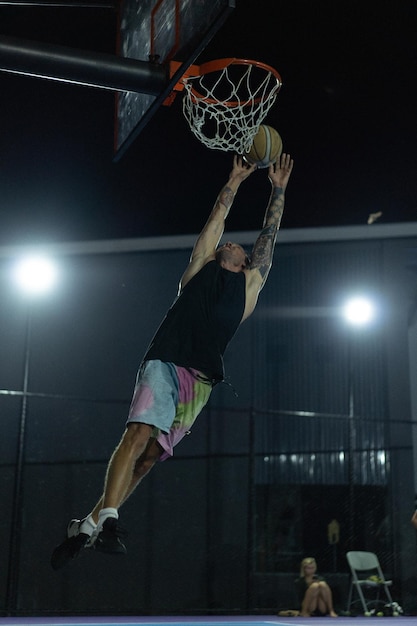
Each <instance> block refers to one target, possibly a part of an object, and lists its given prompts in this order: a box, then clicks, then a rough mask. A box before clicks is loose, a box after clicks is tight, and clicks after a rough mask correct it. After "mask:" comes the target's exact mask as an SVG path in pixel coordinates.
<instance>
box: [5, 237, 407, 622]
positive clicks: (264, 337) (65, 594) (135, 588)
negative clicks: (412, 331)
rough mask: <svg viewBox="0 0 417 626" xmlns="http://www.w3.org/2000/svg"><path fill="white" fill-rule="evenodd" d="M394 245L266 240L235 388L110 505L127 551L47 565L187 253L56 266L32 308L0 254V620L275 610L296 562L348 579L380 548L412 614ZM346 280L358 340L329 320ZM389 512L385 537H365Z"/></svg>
mask: <svg viewBox="0 0 417 626" xmlns="http://www.w3.org/2000/svg"><path fill="white" fill-rule="evenodd" d="M408 245H409V242H407V246H408ZM405 247H406V244H405V243H404V245H403V246H401V245H400V246H399V250H398V246H397V244H396V243H395V244H394V243H393V242H390V241H389V240H386V241H372V242H369V241H366V242H356V243H352V242H338V243H317V244H304V245H301V244H286V245H281V246H278V247H277V250H276V254H275V261H274V268H273V270H272V272H271V275H270V278H269V280H268V282H267V284H266V287H265V288H264V290H263V292H262V294H261V297H260V301H259V305H258V308H257V310H256V312H255V314H254V315H253V316H252V318H251V319H250V320H248V321H247V322H245V324H244V325H243V326H242V327H241V328H240V329H239V330H238V333H237V335H236V337H235V339H234V340H233V342H232V343H231V345H230V348H229V351H228V353H227V355H226V358H225V363H226V370H227V375H228V379H227V381H226V382H229V383H230V385H227V384H221V385H218V386H217V387H216V388H215V389H214V391H213V394H212V398H211V400H210V402H209V405H208V407H207V408H206V409H205V410H204V412H203V414H202V415H201V416H200V418H199V420H198V421H197V423H196V425H195V427H194V428H193V432H192V434H191V435H190V436H189V437H186V438H185V440H184V441H183V442H182V443H181V444H180V445H179V446H178V448H177V449H176V452H175V457H174V459H172V460H169V461H166V462H164V463H161V464H159V466H158V467H156V468H155V469H154V470H153V471H152V473H151V474H150V476H149V477H147V478H146V479H145V481H144V482H143V484H142V485H141V486H140V488H139V489H138V491H137V493H135V494H134V495H133V496H132V498H131V499H130V500H129V501H128V502H127V503H126V505H125V507H123V509H122V512H121V518H122V520H123V522H124V524H125V525H126V526H127V527H128V530H129V536H128V539H127V544H128V555H127V556H126V558H120V559H118V558H115V559H113V558H112V557H105V556H104V555H100V554H95V553H89V552H88V551H85V554H83V555H82V556H81V557H80V558H79V559H78V560H76V561H74V563H71V564H70V566H69V567H68V568H67V569H65V570H62V571H59V572H53V571H52V569H51V568H50V565H49V558H50V553H51V550H52V548H53V547H54V545H55V544H56V543H58V542H60V541H61V539H62V538H63V534H64V532H65V527H66V524H67V522H68V521H69V519H71V518H72V517H82V516H84V515H85V514H87V513H88V512H89V510H90V509H91V508H92V506H93V505H94V504H95V502H96V500H97V499H98V497H99V495H100V493H101V489H102V483H103V477H104V472H105V468H106V464H107V460H108V457H109V456H110V454H111V452H112V450H113V448H114V446H115V445H116V443H117V441H118V439H119V437H120V435H121V432H122V430H123V428H124V422H125V418H126V415H127V411H128V406H129V401H130V397H131V393H132V389H133V384H134V379H135V375H136V369H137V366H138V365H139V363H140V360H141V357H142V354H143V353H144V351H145V349H146V347H147V344H148V342H149V340H150V338H151V336H152V334H153V332H154V331H155V330H156V327H157V325H158V324H159V322H160V320H161V319H162V316H163V314H164V313H165V311H166V309H167V307H168V306H169V305H170V303H171V302H172V300H173V298H174V297H175V295H176V290H177V283H178V280H179V277H180V275H181V273H182V271H183V269H184V267H185V265H186V263H187V261H188V258H189V250H171V251H150V252H136V253H126V254H108V255H91V256H90V255H83V256H60V257H59V258H58V259H57V260H58V261H59V264H60V267H61V280H60V284H59V286H58V288H57V289H56V290H55V292H54V293H52V294H50V295H48V296H47V297H44V298H42V299H41V300H37V301H34V300H33V301H32V302H31V303H30V304H28V303H27V301H25V299H24V298H23V296H22V295H19V294H18V293H17V292H16V290H15V288H14V286H13V285H12V283H11V281H10V278H9V271H10V263H9V261H8V260H3V261H2V262H1V265H0V346H1V352H0V392H1V393H0V423H1V437H0V452H1V459H0V497H1V501H2V502H3V503H6V504H5V506H2V510H1V514H0V515H1V516H0V530H1V533H0V548H1V553H2V555H3V563H4V564H5V566H4V567H2V568H0V589H1V594H0V597H1V600H0V603H1V604H0V611H1V612H2V613H3V614H20V613H27V614H33V615H36V614H44V613H57V614H61V613H62V614H77V613H79V614H95V613H97V614H99V613H102V614H106V613H107V614H131V613H133V614H141V613H145V614H146V613H154V614H158V613H185V612H190V613H205V612H208V611H214V612H250V611H254V610H270V609H271V610H274V609H275V608H276V607H278V606H282V605H284V606H285V604H286V603H287V601H288V598H289V593H288V589H292V579H293V578H294V577H295V576H296V575H297V570H298V566H299V562H300V560H301V559H302V558H303V557H304V556H310V555H311V553H313V552H315V554H313V556H315V557H316V558H317V560H318V561H319V564H320V557H321V559H322V560H321V562H322V568H324V569H326V570H328V571H330V572H333V574H334V575H336V573H339V574H346V575H347V567H346V563H345V558H344V553H345V551H346V550H347V549H351V548H354V547H355V548H357V549H377V548H378V549H379V551H380V554H381V557H382V560H383V564H384V566H385V568H386V569H388V570H389V571H390V572H392V573H393V575H395V577H396V585H397V586H396V588H395V591H396V594H397V595H398V596H399V597H398V598H397V599H401V600H403V597H402V596H404V599H405V600H406V602H408V603H409V605H410V606H411V605H412V600H411V599H410V598H411V594H410V593H409V592H408V591H407V590H408V589H409V586H410V585H409V578H410V575H411V574H410V572H411V571H412V568H413V566H414V565H413V561H412V559H414V562H415V538H414V535H413V533H412V532H411V531H410V529H409V526H408V525H407V524H409V521H408V520H409V517H410V515H409V513H411V511H412V506H413V466H412V464H413V454H412V442H411V434H410V433H411V423H410V412H409V389H408V386H407V384H405V383H404V380H408V370H407V368H408V355H407V343H406V340H405V337H406V335H407V298H408V293H409V292H408V283H407V280H406V277H405V274H406V269H405V266H404V263H403V260H402V250H403V249H405ZM393 249H395V252H393ZM391 256H394V257H395V259H396V264H395V271H394V269H393V265H392V263H388V259H390V257H391ZM388 268H389V269H388ZM401 286H402V287H401ZM358 287H359V288H360V289H361V290H366V291H367V292H371V294H373V295H374V296H375V298H376V299H377V300H378V302H379V303H380V306H381V311H382V312H383V314H382V315H381V316H380V317H379V319H378V320H377V321H376V322H375V324H374V325H373V326H372V327H370V328H368V329H366V330H365V329H362V330H361V331H357V332H354V331H352V330H351V329H348V328H347V327H346V325H345V324H343V323H342V322H341V320H340V315H339V312H340V310H339V309H340V305H341V303H342V301H343V299H344V297H345V296H347V295H348V294H349V293H350V292H351V290H352V289H353V288H355V289H357V288H358ZM394 346H395V355H394V356H395V364H394V365H393V363H392V362H391V359H392V358H393V357H392V352H393V347H394ZM25 363H26V365H28V366H29V368H28V369H29V377H28V386H27V390H26V391H27V393H26V394H23V393H22V390H23V386H24V367H25ZM399 380H401V385H400V392H399V391H398V381H399ZM234 391H235V392H236V393H237V396H236V395H235V393H234ZM351 396H352V397H353V400H354V403H353V409H354V410H353V414H352V413H350V399H351ZM395 422H396V423H397V424H396V426H395V425H394V423H395ZM366 494H368V496H367V495H366ZM369 494H373V496H374V497H370V496H369ZM330 501H331V502H332V506H324V503H327V504H328V503H329V502H330ZM406 515H407V521H405V516H406ZM330 517H331V518H333V517H335V518H336V519H338V520H339V521H340V523H341V534H340V542H339V544H338V545H337V546H336V547H333V546H329V544H328V541H327V524H328V523H329V522H330V521H331V520H330V519H329V518H330ZM380 517H381V519H379V518H380ZM383 520H385V522H386V523H385V528H388V532H387V533H386V534H385V536H384V544H383V545H381V544H377V543H375V541H374V537H375V533H376V532H377V530H378V527H379V524H380V523H381V522H382V521H383ZM308 528H310V529H311V528H314V529H315V533H316V534H317V540H316V541H315V537H314V534H313V535H312V533H311V532H307V529H308ZM413 552H414V553H413ZM271 553H273V555H274V556H273V557H272V556H271ZM306 553H308V554H306ZM284 575H285V577H284V578H283V576H284ZM265 576H267V577H268V583H265V580H266V579H265ZM271 580H272V581H273V582H272V583H271ZM231 581H233V584H231ZM342 587H343V586H342ZM343 589H344V587H343ZM400 596H401V597H400ZM338 601H339V602H340V604H341V605H343V603H344V602H345V601H346V598H345V597H344V592H341V593H340V598H338ZM287 608H294V607H287Z"/></svg>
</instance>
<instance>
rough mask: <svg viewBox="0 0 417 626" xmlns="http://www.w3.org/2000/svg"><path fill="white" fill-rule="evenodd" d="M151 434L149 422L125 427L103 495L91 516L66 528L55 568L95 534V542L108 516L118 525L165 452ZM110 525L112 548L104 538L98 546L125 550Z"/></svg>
mask: <svg viewBox="0 0 417 626" xmlns="http://www.w3.org/2000/svg"><path fill="white" fill-rule="evenodd" d="M151 433H152V427H151V426H148V425H146V424H140V423H131V424H129V426H128V427H127V428H126V430H125V432H124V434H123V436H122V439H121V441H120V443H119V445H118V446H117V448H116V449H115V451H114V453H113V455H112V457H111V459H110V461H109V465H108V468H107V472H106V479H105V489H104V494H103V496H102V497H101V498H100V500H99V501H98V503H97V504H96V506H95V507H94V509H93V511H92V512H91V513H90V515H88V516H87V517H86V518H84V519H83V520H71V522H70V523H69V525H68V528H67V538H66V539H65V540H64V541H63V542H62V543H61V544H60V545H59V546H57V547H56V548H55V549H54V551H53V553H52V558H51V565H52V567H53V569H60V568H61V567H63V566H64V565H66V564H67V563H68V562H69V561H71V559H73V558H75V557H76V556H78V554H79V553H80V550H81V549H82V548H83V547H85V545H86V544H87V542H90V541H91V536H92V535H93V534H94V535H95V536H94V541H96V536H97V535H98V533H99V532H101V530H102V526H103V524H104V522H105V520H106V519H107V517H112V518H113V519H114V520H116V524H117V518H118V512H117V509H118V508H119V506H120V505H121V504H122V503H123V502H124V501H125V500H126V499H127V497H128V496H129V495H130V494H131V493H132V492H133V490H134V489H135V487H136V486H137V485H138V484H139V482H140V480H141V479H142V478H143V476H145V475H146V474H147V473H148V472H149V470H150V469H151V467H152V466H153V465H154V464H155V462H156V460H157V459H158V458H159V456H160V455H161V453H162V449H161V448H160V446H159V444H157V443H156V442H155V440H154V439H150V435H151ZM138 456H139V458H138ZM106 502H107V503H108V504H107V511H105V512H104V515H103V516H102V518H103V519H101V520H99V513H100V511H101V510H102V509H103V508H104V507H105V503H106ZM110 503H114V504H115V505H116V506H114V507H111V504H110ZM109 509H110V510H109ZM99 521H100V522H101V527H99V529H98V530H97V528H96V525H97V524H98V523H99ZM109 524H110V526H113V528H112V529H111V530H110V533H109V534H110V538H111V536H112V535H114V541H113V549H110V550H108V549H105V547H104V545H103V544H104V542H103V541H101V542H100V543H99V544H98V545H100V548H101V549H103V551H106V552H109V551H114V552H119V553H125V552H126V549H125V547H124V546H123V544H121V542H120V540H119V536H118V529H117V526H116V524H115V522H114V521H113V522H108V523H107V525H109ZM112 531H114V532H112ZM102 539H103V538H102ZM107 539H109V537H107ZM97 547H98V546H97ZM100 548H99V549H100Z"/></svg>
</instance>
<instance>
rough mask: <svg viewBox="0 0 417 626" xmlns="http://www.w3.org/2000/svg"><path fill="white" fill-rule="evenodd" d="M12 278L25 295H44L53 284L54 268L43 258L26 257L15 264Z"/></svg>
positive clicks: (54, 278)
mask: <svg viewBox="0 0 417 626" xmlns="http://www.w3.org/2000/svg"><path fill="white" fill-rule="evenodd" d="M14 277H15V279H16V282H17V284H18V285H19V287H20V288H21V289H23V290H24V291H26V292H27V293H31V294H40V293H45V292H46V291H48V290H49V289H51V287H53V285H54V284H55V280H56V268H55V266H54V265H53V263H52V262H51V261H50V260H49V259H47V258H45V257H26V258H24V259H21V260H20V261H19V262H18V263H17V265H16V268H15V272H14Z"/></svg>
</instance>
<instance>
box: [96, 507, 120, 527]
mask: <svg viewBox="0 0 417 626" xmlns="http://www.w3.org/2000/svg"><path fill="white" fill-rule="evenodd" d="M108 517H114V518H116V519H119V513H118V511H117V509H113V508H112V507H111V506H108V507H107V508H105V509H101V511H100V513H99V514H98V523H97V531H98V532H100V531H101V529H102V528H103V524H104V522H105V520H106V519H107V518H108Z"/></svg>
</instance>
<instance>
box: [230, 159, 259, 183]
mask: <svg viewBox="0 0 417 626" xmlns="http://www.w3.org/2000/svg"><path fill="white" fill-rule="evenodd" d="M255 170H256V165H255V164H254V165H250V164H249V163H247V162H246V161H245V160H244V159H243V157H241V156H237V155H235V156H234V157H233V169H232V171H231V172H230V178H237V179H238V180H239V182H240V183H241V182H242V181H243V180H245V178H247V177H248V176H250V175H251V174H252V172H254V171H255Z"/></svg>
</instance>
